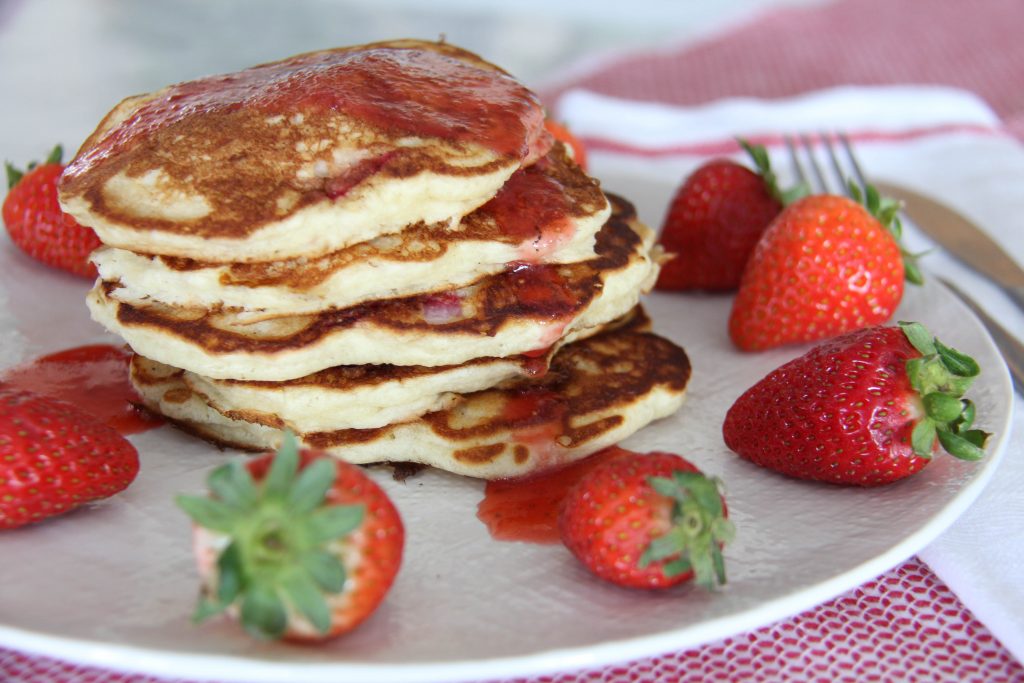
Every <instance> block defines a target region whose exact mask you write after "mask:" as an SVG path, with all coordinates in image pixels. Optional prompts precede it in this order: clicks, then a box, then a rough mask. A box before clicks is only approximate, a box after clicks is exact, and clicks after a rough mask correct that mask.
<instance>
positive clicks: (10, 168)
mask: <svg viewBox="0 0 1024 683" xmlns="http://www.w3.org/2000/svg"><path fill="white" fill-rule="evenodd" d="M63 158H64V148H63V147H62V146H61V145H56V146H54V148H53V149H52V150H50V154H49V155H48V156H47V157H46V161H44V162H43V163H42V164H40V163H39V162H36V161H31V162H29V164H28V166H27V167H26V168H25V170H24V171H22V170H21V169H19V168H16V167H15V166H14V164H12V163H11V162H9V161H5V162H4V170H5V171H6V172H7V189H8V190H10V189H11V188H13V187H14V186H15V185H17V184H18V183H19V182H20V181H21V179H22V178H24V177H25V174H26V173H28V172H29V171H31V170H32V169H34V168H35V167H37V166H40V165H43V166H45V165H46V164H59V163H60V162H61V160H62V159H63Z"/></svg>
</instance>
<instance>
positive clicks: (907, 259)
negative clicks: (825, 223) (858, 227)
mask: <svg viewBox="0 0 1024 683" xmlns="http://www.w3.org/2000/svg"><path fill="white" fill-rule="evenodd" d="M847 187H848V189H849V192H850V197H851V198H852V199H853V200H854V201H855V202H857V203H858V204H860V205H862V206H863V207H864V208H866V209H867V210H868V213H870V214H871V215H872V216H874V218H875V220H877V221H878V222H879V223H881V224H882V227H884V228H885V229H886V230H888V231H889V234H891V235H892V236H893V239H895V240H896V244H897V246H899V248H900V256H902V257H903V277H904V278H905V279H906V280H907V282H910V283H912V284H915V285H921V284H924V275H923V274H922V273H921V266H920V265H919V264H918V260H919V259H920V258H921V257H922V256H924V254H925V253H926V252H921V253H918V254H915V253H913V252H911V251H908V250H907V249H905V248H904V247H903V222H902V221H901V220H900V209H902V208H903V205H902V203H901V202H899V201H897V200H895V199H893V198H891V197H885V196H882V195H881V194H879V192H878V188H876V187H875V186H874V185H872V184H871V183H867V184H865V185H864V188H863V190H862V189H861V187H860V185H858V184H857V183H855V182H853V181H852V180H850V181H849V182H848V183H847Z"/></svg>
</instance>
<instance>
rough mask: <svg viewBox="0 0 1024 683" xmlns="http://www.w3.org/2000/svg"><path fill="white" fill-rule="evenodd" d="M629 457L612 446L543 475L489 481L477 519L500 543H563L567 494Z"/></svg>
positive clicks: (478, 508) (624, 451) (625, 452)
mask: <svg viewBox="0 0 1024 683" xmlns="http://www.w3.org/2000/svg"><path fill="white" fill-rule="evenodd" d="M627 453H628V451H626V450H624V449H622V448H619V447H618V446H610V447H608V448H605V449H604V450H602V451H598V452H597V453H594V454H593V455H591V456H589V457H586V458H584V459H583V460H580V461H578V462H575V463H572V464H571V465H566V466H564V467H559V468H556V469H552V470H548V471H546V472H542V473H540V474H534V475H530V476H526V477H520V478H516V479H499V480H496V481H489V482H487V486H486V487H485V488H484V498H483V500H481V501H480V504H479V505H478V506H477V509H476V516H477V518H478V519H479V520H480V521H481V522H483V523H484V524H485V525H486V526H487V530H488V531H489V532H490V534H491V537H492V538H494V539H495V540H498V541H521V542H524V543H559V542H560V539H559V533H558V513H559V511H560V509H561V505H562V501H563V500H564V499H565V496H566V494H568V493H569V491H570V489H572V487H573V486H574V485H575V484H576V482H578V481H579V480H580V479H582V478H583V477H584V476H585V475H586V474H587V473H589V472H590V471H591V470H593V469H594V468H596V467H598V466H599V465H602V464H603V463H606V462H608V461H609V460H614V459H615V458H618V457H621V456H623V455H626V454H627Z"/></svg>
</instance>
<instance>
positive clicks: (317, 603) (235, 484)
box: [177, 433, 405, 641]
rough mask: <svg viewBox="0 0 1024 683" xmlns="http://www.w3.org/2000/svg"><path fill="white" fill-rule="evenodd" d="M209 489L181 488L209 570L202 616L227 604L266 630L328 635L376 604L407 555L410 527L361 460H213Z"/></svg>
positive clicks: (306, 456)
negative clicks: (190, 491)
mask: <svg viewBox="0 0 1024 683" xmlns="http://www.w3.org/2000/svg"><path fill="white" fill-rule="evenodd" d="M208 484H209V487H210V491H211V495H210V497H195V496H179V497H178V499H177V501H178V505H179V506H180V507H181V508H182V509H183V510H185V512H186V513H187V514H188V515H189V516H190V517H191V518H192V521H193V523H194V526H193V549H194V551H195V554H196V561H197V564H198V567H199V574H200V578H201V580H202V586H203V588H202V595H201V597H200V601H199V606H198V608H197V609H196V613H195V619H196V620H197V621H201V620H203V619H206V618H208V617H210V616H212V615H214V614H219V613H221V612H225V611H226V612H227V613H228V614H230V615H231V616H233V617H236V618H238V619H239V620H240V621H241V623H242V625H243V626H244V627H245V629H246V630H247V631H248V632H249V633H251V634H252V635H254V636H256V637H258V638H283V639H286V640H292V641H320V640H324V639H327V638H331V637H333V636H337V635H339V634H341V633H344V632H346V631H349V630H351V629H353V628H355V627H356V626H357V625H359V624H360V623H361V622H362V621H363V620H364V619H366V618H367V617H368V616H370V614H371V613H372V612H373V611H374V610H375V609H376V608H377V606H378V605H379V604H380V602H381V601H382V600H383V599H384V596H385V595H386V594H387V592H388V590H390V588H391V585H392V583H393V581H394V579H395V575H396V574H397V573H398V568H399V566H400V565H401V562H402V547H403V543H404V540H405V531H404V529H403V526H402V520H401V518H400V517H399V516H398V511H397V510H396V509H395V506H394V505H393V504H392V503H391V500H390V499H389V498H388V497H387V495H386V494H385V493H384V491H383V490H382V489H381V488H380V487H379V486H377V484H376V483H375V482H374V481H373V480H372V479H370V478H369V477H367V476H366V475H365V474H364V473H363V471H362V470H361V469H360V468H358V467H356V466H355V465H350V464H348V463H344V462H341V461H339V460H335V459H333V458H331V457H330V456H327V455H324V454H322V453H320V452H317V451H308V450H304V451H302V452H301V453H300V452H299V451H298V449H297V446H296V443H295V437H294V436H292V435H291V434H290V433H288V434H286V435H285V438H284V441H283V443H282V446H281V448H280V450H279V451H278V452H277V453H276V454H273V453H268V454H266V455H263V456H260V457H258V458H256V459H253V460H250V461H249V462H247V463H246V464H244V465H243V464H241V463H240V462H237V461H235V462H232V463H229V464H227V465H223V466H221V467H218V468H217V469H216V470H214V471H213V472H212V473H211V474H210V476H209V478H208Z"/></svg>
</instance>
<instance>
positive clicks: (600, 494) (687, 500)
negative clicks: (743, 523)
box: [559, 452, 733, 588]
mask: <svg viewBox="0 0 1024 683" xmlns="http://www.w3.org/2000/svg"><path fill="white" fill-rule="evenodd" d="M559 532H560V534H561V537H562V542H563V543H564V544H565V546H566V547H567V548H568V549H569V551H570V552H572V554H573V555H575V556H576V558H577V559H578V560H580V561H581V562H582V563H583V564H584V565H585V566H586V567H587V568H588V569H589V570H590V571H592V572H593V573H594V574H596V575H597V576H599V577H601V578H602V579H605V580H607V581H611V582H612V583H615V584H618V585H620V586H627V587H631V588H667V587H669V586H674V585H677V584H679V583H682V582H684V581H688V580H690V579H692V578H696V581H697V583H699V584H701V585H703V586H705V587H708V588H711V587H714V586H715V585H716V584H723V583H725V563H724V560H723V558H722V551H721V548H722V545H724V544H725V543H727V542H728V541H729V540H730V539H731V538H732V536H733V526H732V523H731V522H729V521H728V519H726V511H725V504H724V502H723V500H722V497H721V493H720V492H719V485H718V482H717V480H714V479H709V478H707V477H705V476H704V475H703V474H701V473H700V472H699V471H698V470H697V468H696V467H694V466H693V465H692V464H691V463H689V462H688V461H687V460H685V459H683V458H682V457H680V456H678V455H674V454H672V453H661V452H654V453H649V454H640V453H629V454H628V455H624V456H623V457H619V458H615V459H613V460H610V461H608V462H607V463H604V464H602V465H600V466H598V467H596V468H595V469H594V470H592V471H591V472H589V473H587V475H586V476H585V477H584V478H583V479H581V480H580V481H579V482H577V484H576V485H575V486H573V488H572V489H571V490H570V491H569V493H568V495H567V496H566V498H565V500H564V501H563V503H562V509H561V513H560V515H559Z"/></svg>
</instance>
